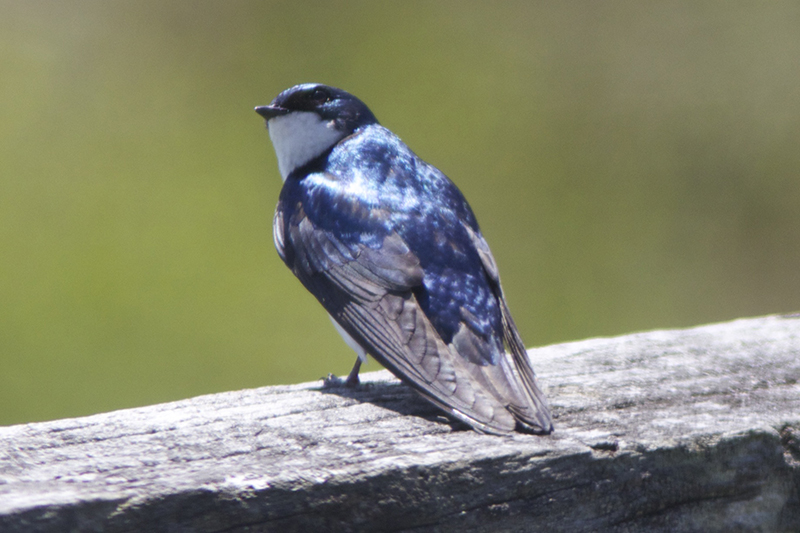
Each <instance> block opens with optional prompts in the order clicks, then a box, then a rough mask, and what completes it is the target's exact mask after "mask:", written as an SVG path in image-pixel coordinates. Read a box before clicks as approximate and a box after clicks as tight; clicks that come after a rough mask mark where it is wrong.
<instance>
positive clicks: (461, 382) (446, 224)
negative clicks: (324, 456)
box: [256, 84, 553, 435]
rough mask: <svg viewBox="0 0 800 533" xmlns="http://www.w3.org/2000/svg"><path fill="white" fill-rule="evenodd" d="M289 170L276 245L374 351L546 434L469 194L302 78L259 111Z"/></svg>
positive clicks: (361, 107)
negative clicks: (471, 206) (468, 199)
mask: <svg viewBox="0 0 800 533" xmlns="http://www.w3.org/2000/svg"><path fill="white" fill-rule="evenodd" d="M256 112H257V113H258V114H259V115H261V116H262V117H264V118H265V119H266V124H267V129H268V130H269V136H270V138H271V139H272V144H273V146H274V147H275V153H276V155H277V158H278V170H279V171H280V174H281V177H282V178H283V181H284V185H283V189H282V190H281V194H280V198H279V200H278V206H277V209H276V211H275V218H274V221H273V236H274V239H275V247H276V248H277V249H278V254H279V255H280V256H281V259H283V261H284V263H286V266H288V267H289V268H290V269H291V271H292V272H293V273H294V275H295V276H297V277H298V278H299V279H300V281H301V282H302V283H303V285H304V286H305V287H306V289H308V290H309V291H310V292H311V294H313V295H314V296H315V297H316V298H317V300H319V302H320V303H321V304H322V306H323V307H324V308H325V309H326V310H327V311H328V313H329V314H330V316H331V319H332V320H333V323H334V325H335V326H336V328H337V329H338V330H339V332H340V333H341V335H342V337H344V339H345V341H346V342H347V344H348V345H350V346H351V347H352V348H353V349H354V350H355V351H356V353H357V354H358V359H357V360H356V364H355V366H354V368H353V371H352V372H351V374H350V377H349V378H348V380H347V382H348V384H350V385H354V384H357V383H358V371H359V368H360V365H361V362H362V361H365V360H366V354H370V355H372V356H373V357H374V358H375V359H376V360H377V361H378V362H379V363H381V364H382V365H383V366H385V367H386V368H388V369H389V370H390V371H391V372H392V373H394V375H395V376H397V377H398V378H400V379H401V380H402V381H403V382H405V383H406V384H408V385H410V386H411V387H413V388H414V389H415V390H416V391H417V392H418V393H419V394H421V395H422V396H423V397H424V398H425V399H426V400H428V401H430V402H431V403H433V404H434V405H436V406H437V407H439V408H441V409H442V410H443V411H445V412H446V413H447V414H449V415H450V416H452V417H454V418H456V419H458V420H461V421H463V422H465V423H467V424H469V425H470V426H472V427H473V428H474V429H476V430H477V431H480V432H484V433H492V434H500V435H502V434H507V433H510V432H512V431H514V430H515V429H517V430H522V431H527V432H532V433H549V432H551V431H552V429H553V424H552V419H551V415H550V409H549V407H548V405H547V401H546V400H545V397H544V395H543V393H542V392H541V390H540V389H539V386H538V384H537V381H536V376H535V374H534V372H533V368H532V367H531V365H530V362H529V360H528V356H527V352H526V350H525V345H524V344H523V342H522V339H521V338H520V335H519V333H518V331H517V327H516V326H515V325H514V320H513V319H512V318H511V313H510V311H509V309H508V306H507V305H506V301H505V298H504V296H503V290H502V288H501V286H500V277H499V275H498V271H497V264H496V263H495V260H494V257H492V252H491V251H490V250H489V246H488V244H487V243H486V240H485V239H484V238H483V235H481V231H480V229H479V228H478V222H477V220H476V219H475V215H474V214H473V213H472V209H471V208H470V206H469V204H467V201H466V200H465V199H464V196H463V195H462V194H461V191H459V190H458V188H457V187H456V186H455V185H454V184H453V183H452V182H451V181H450V180H449V179H448V178H447V176H445V175H444V174H443V173H442V172H440V171H439V170H438V169H436V168H435V167H433V166H432V165H429V164H428V163H426V162H425V161H423V160H422V159H420V158H419V157H417V156H416V155H415V154H414V152H412V151H411V150H410V149H409V148H408V147H407V146H406V145H405V144H404V143H403V142H402V141H401V140H400V139H399V138H398V137H397V136H396V135H395V134H393V133H392V132H391V131H389V130H388V129H386V128H384V127H383V126H381V125H380V124H379V123H378V121H377V119H376V118H375V115H373V114H372V112H371V111H370V110H369V108H368V107H367V106H366V105H365V104H364V103H363V102H362V101H361V100H359V99H358V98H356V97H355V96H353V95H351V94H349V93H347V92H345V91H343V90H341V89H336V88H333V87H328V86H326V85H320V84H304V85H297V86H295V87H292V88H290V89H287V90H285V91H283V92H282V93H281V94H279V95H278V96H277V97H276V98H275V99H274V100H273V101H272V103H271V104H269V105H266V106H261V107H257V108H256Z"/></svg>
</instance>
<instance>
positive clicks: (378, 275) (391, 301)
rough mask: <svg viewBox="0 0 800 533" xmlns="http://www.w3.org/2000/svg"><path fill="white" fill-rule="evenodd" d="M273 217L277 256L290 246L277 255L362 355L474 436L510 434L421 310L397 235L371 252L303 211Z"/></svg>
mask: <svg viewBox="0 0 800 533" xmlns="http://www.w3.org/2000/svg"><path fill="white" fill-rule="evenodd" d="M278 209H279V210H281V206H280V204H279V206H278ZM274 220H275V223H276V225H277V224H280V225H281V227H280V228H279V227H276V228H275V230H274V231H275V235H276V237H275V240H276V246H278V242H280V243H281V248H280V249H279V251H280V250H283V249H284V248H286V247H287V246H288V245H291V247H292V249H293V254H292V257H289V256H290V254H287V253H286V252H285V251H284V254H283V255H282V257H285V258H286V259H284V260H285V261H287V265H289V267H290V268H291V269H292V270H293V272H294V274H295V275H296V276H297V277H298V278H299V279H300V281H301V282H302V283H303V284H304V285H305V286H306V288H308V289H309V290H310V291H311V292H312V294H314V295H315V296H316V297H317V299H318V300H319V301H320V302H321V303H322V305H323V306H324V307H325V309H326V310H327V311H328V312H329V313H330V314H331V316H332V317H333V318H334V319H335V320H336V321H337V322H338V323H339V324H340V325H341V326H342V327H343V328H344V329H345V330H346V331H347V332H348V334H350V335H351V336H352V337H353V338H354V339H356V341H357V342H359V344H361V345H362V346H363V347H364V348H365V349H366V351H367V352H369V353H370V354H371V355H372V356H373V357H375V358H376V359H377V360H378V361H379V362H380V363H382V364H383V365H384V366H386V367H387V368H389V369H390V370H392V371H393V372H394V374H395V375H397V376H398V377H400V378H401V379H402V380H403V381H405V382H406V383H408V384H409V385H411V386H412V387H414V388H415V389H416V390H417V391H418V392H419V393H420V394H421V395H422V396H423V397H425V398H426V399H428V400H429V401H430V402H432V403H433V404H435V405H437V406H438V407H440V408H441V409H443V410H444V411H445V412H448V413H450V414H451V415H452V416H454V417H456V418H458V419H460V420H462V421H464V422H466V423H467V424H470V425H471V426H473V427H475V428H476V429H478V430H479V431H483V432H486V433H496V434H505V433H508V432H510V431H513V430H514V427H515V425H516V422H515V419H514V417H513V416H512V414H511V413H510V412H509V411H508V410H507V409H506V405H505V404H504V403H503V402H501V401H500V400H498V398H501V396H498V395H497V394H496V393H495V392H496V391H486V390H484V388H483V386H482V385H483V384H484V383H485V382H486V380H485V379H482V380H478V381H476V380H475V379H474V370H473V369H472V368H471V367H472V366H474V365H471V364H470V363H469V362H468V361H466V360H465V359H464V358H463V357H462V356H461V355H460V354H459V353H458V352H457V351H456V350H455V349H454V348H453V347H452V346H447V345H446V344H445V343H444V341H443V340H442V339H441V337H440V335H439V334H438V332H437V331H436V329H435V327H434V326H433V324H431V322H430V320H428V317H427V316H426V315H425V313H424V312H423V310H422V308H421V307H420V305H419V303H418V301H417V298H416V296H415V294H414V290H415V289H417V288H419V287H421V285H422V280H423V271H422V268H421V267H420V265H419V260H418V258H417V257H416V256H415V255H414V253H413V252H412V251H411V250H410V249H409V248H408V246H407V244H406V243H405V242H404V241H403V239H402V238H401V237H400V236H399V235H397V234H396V233H390V234H388V235H386V236H385V237H383V239H382V240H381V241H380V246H378V247H374V248H373V247H370V246H367V245H365V244H354V245H351V244H345V243H343V242H342V241H340V240H339V239H337V238H336V237H335V236H334V235H332V234H331V233H330V232H327V231H324V230H321V229H319V228H315V227H314V225H313V223H312V222H311V221H310V220H309V219H308V218H307V217H306V215H305V213H304V212H303V210H302V208H299V209H297V210H295V211H294V212H293V213H292V214H291V216H290V220H288V221H287V220H285V219H284V215H280V216H279V215H276V216H275V219H274ZM287 223H288V224H287ZM279 239H280V241H279ZM292 259H293V260H292Z"/></svg>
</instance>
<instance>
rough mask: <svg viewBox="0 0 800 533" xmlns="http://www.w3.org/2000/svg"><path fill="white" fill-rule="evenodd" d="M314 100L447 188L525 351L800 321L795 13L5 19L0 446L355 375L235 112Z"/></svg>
mask: <svg viewBox="0 0 800 533" xmlns="http://www.w3.org/2000/svg"><path fill="white" fill-rule="evenodd" d="M308 81H320V82H324V83H328V84H331V85H335V86H339V87H342V88H344V89H346V90H348V91H350V92H352V93H354V94H356V95H357V96H359V97H361V98H362V99H363V100H364V101H365V102H367V104H368V105H369V106H370V107H371V108H372V110H373V111H374V112H375V114H376V115H377V116H378V118H379V119H380V120H381V122H382V123H383V124H384V125H386V126H388V127H389V128H391V129H392V130H393V131H394V132H396V133H397V134H399V135H400V136H401V137H402V138H403V139H404V140H405V141H406V142H407V143H408V144H409V145H410V146H411V147H412V149H414V150H415V151H416V152H417V153H418V154H419V155H421V156H422V157H423V158H425V159H426V160H428V161H430V162H431V163H433V164H435V165H436V166H438V167H439V168H441V169H442V170H444V171H445V173H447V174H448V175H449V176H450V177H451V178H452V179H453V180H454V181H455V182H456V183H457V184H458V185H459V186H460V187H461V189H462V190H463V191H464V193H465V195H466V196H467V198H469V199H470V201H471V203H472V206H473V208H474V210H475V211H476V213H477V215H478V218H479V220H480V221H481V225H482V228H483V231H484V233H485V235H486V236H487V239H488V241H489V243H490V244H491V245H492V249H493V251H494V254H495V256H496V258H497V260H498V263H499V264H500V269H501V272H502V275H503V282H504V286H505V289H506V292H507V294H508V299H509V301H510V305H511V308H512V311H513V312H514V315H515V317H516V320H517V323H518V325H519V326H520V329H521V331H522V334H523V337H524V339H525V340H526V343H527V344H528V345H530V346H535V345H543V344H548V343H555V342H562V341H568V340H573V339H581V338H586V337H590V336H596V335H616V334H623V333H628V332H632V331H636V330H643V329H652V328H669V327H680V326H691V325H697V324H702V323H707V322H712V321H721V320H728V319H732V318H736V317H741V316H752V315H761V314H767V313H778V312H789V311H796V310H798V309H800V303H799V302H800V244H799V243H800V4H798V3H797V2H778V1H775V2H768V3H730V2H695V1H687V2H670V3H647V4H646V7H644V4H642V3H641V2H633V1H631V2H549V3H535V4H534V3H529V2H491V3H489V2H485V3H483V2H464V1H459V2H437V3H432V2H402V3H401V2H397V3H379V2H363V3H359V2H348V3H327V2H297V1H292V2H263V1H253V2H242V1H230V2H181V1H174V0H170V1H169V2H163V1H155V0H150V1H134V2H125V3H123V2H102V1H96V2H56V1H50V2H44V1H24V2H22V1H16V2H3V3H0V424H11V423H18V422H25V421H33V420H44V419H51V418H60V417H67V416H77V415H84V414H88V413H94V412H100V411H106V410H110V409H116V408H121V407H128V406H136V405H144V404H150V403H155V402H162V401H167V400H173V399H178V398H184V397H188V396H191V395H197V394H202V393H210V392H215V391H223V390H230V389H241V388H245V387H257V386H261V385H267V384H277V383H292V382H299V381H308V380H314V379H316V378H318V377H320V376H322V375H324V374H326V373H328V372H335V373H338V374H344V373H346V372H347V371H348V370H349V368H350V365H351V363H352V362H353V359H354V357H353V355H352V353H351V352H350V350H349V349H348V348H347V347H346V346H345V345H344V343H342V342H341V341H340V339H339V338H338V336H337V335H336V333H335V331H334V329H333V327H332V326H331V324H330V323H329V322H328V319H327V318H326V316H325V313H324V312H323V310H322V308H321V307H320V306H318V305H317V303H316V301H315V300H314V299H313V298H312V297H311V296H310V295H309V294H307V293H306V292H305V290H304V289H303V288H302V287H301V285H300V283H299V282H297V281H296V280H295V279H294V278H293V276H292V275H291V274H290V273H289V271H288V270H287V269H286V268H285V267H284V266H283V264H282V263H281V261H280V260H279V258H278V256H277V255H276V253H275V251H274V248H273V244H272V234H271V224H272V213H273V209H274V206H275V203H276V201H277V198H278V193H279V191H280V187H281V180H280V177H279V175H278V171H277V166H276V162H275V157H274V154H273V152H272V146H271V144H270V142H269V138H268V135H267V132H266V131H265V129H264V124H263V121H262V120H261V118H260V117H258V116H257V115H256V114H255V113H254V112H253V107H254V106H256V105H260V104H266V103H268V102H269V101H270V100H271V99H272V98H273V97H274V96H275V95H276V94H277V93H278V92H279V91H280V90H282V89H284V88H286V87H288V86H291V85H294V84H296V83H300V82H308ZM378 368H379V367H378V365H377V364H375V363H371V364H370V365H368V366H367V367H366V370H375V369H378ZM543 379H545V380H546V379H547V377H546V376H543Z"/></svg>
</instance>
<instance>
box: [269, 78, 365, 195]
mask: <svg viewBox="0 0 800 533" xmlns="http://www.w3.org/2000/svg"><path fill="white" fill-rule="evenodd" d="M256 113H258V114H259V115H261V116H262V117H264V119H266V121H267V128H268V129H269V136H270V138H271V139H272V145H273V146H274V147H275V154H276V155H277V157H278V170H279V171H280V173H281V177H282V178H283V180H284V181H286V178H287V177H288V176H289V174H291V172H292V171H293V170H295V169H296V168H298V167H301V166H303V165H304V164H306V163H308V162H309V161H311V160H312V159H314V158H315V157H317V156H319V155H320V154H322V153H324V152H326V151H327V150H329V149H330V148H331V147H332V146H333V145H334V144H336V143H337V142H339V141H340V140H342V139H343V138H344V137H347V136H348V135H350V134H352V133H353V132H355V131H356V130H357V129H358V128H360V127H362V126H366V125H369V124H377V123H378V121H377V119H376V118H375V115H373V114H372V111H370V110H369V108H368V107H367V106H366V105H365V104H364V102H362V101H361V100H359V99H358V98H356V97H355V96H353V95H352V94H350V93H348V92H345V91H343V90H341V89H336V88H335V87H329V86H327V85H322V84H319V83H306V84H303V85H295V86H294V87H292V88H290V89H286V90H285V91H283V92H282V93H281V94H279V95H278V96H277V97H275V99H274V100H273V101H272V103H270V104H269V105H265V106H259V107H256Z"/></svg>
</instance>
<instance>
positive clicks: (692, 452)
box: [0, 316, 800, 532]
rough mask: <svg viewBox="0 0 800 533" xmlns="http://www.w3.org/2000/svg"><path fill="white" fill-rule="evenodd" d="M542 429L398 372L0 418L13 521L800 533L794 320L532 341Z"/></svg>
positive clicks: (135, 527) (46, 526)
mask: <svg viewBox="0 0 800 533" xmlns="http://www.w3.org/2000/svg"><path fill="white" fill-rule="evenodd" d="M530 355H531V358H532V359H533V363H534V368H536V370H537V372H538V373H539V375H540V379H541V381H542V385H543V386H544V387H545V390H546V392H547V393H548V396H549V398H550V400H551V403H552V407H553V410H554V412H555V413H556V415H557V417H558V418H557V419H556V421H555V422H556V431H555V433H554V434H553V435H550V436H547V437H537V436H531V435H522V434H518V435H514V436H511V437H494V436H487V435H480V434H478V433H475V432H474V431H469V430H464V428H462V427H458V426H454V425H451V424H450V423H449V422H447V421H445V420H443V419H442V418H441V417H439V416H438V415H437V414H436V411H435V410H434V409H433V408H431V407H429V406H428V404H426V403H425V402H423V401H422V400H419V399H418V398H417V397H416V396H415V395H414V394H413V393H412V392H411V391H410V390H408V389H407V388H406V387H404V386H402V385H400V384H399V383H398V382H397V381H396V380H394V379H393V378H392V377H391V376H390V375H389V374H388V373H387V372H385V371H383V372H374V373H370V374H367V375H365V381H366V382H368V384H367V385H365V386H362V387H361V388H359V389H358V390H356V391H350V390H344V389H331V390H323V389H322V388H321V383H320V382H316V383H305V384H301V385H293V386H280V387H264V388H261V389H255V390H244V391H238V392H229V393H224V394H215V395H209V396H201V397H198V398H192V399H189V400H184V401H180V402H174V403H168V404H163V405H153V406H149V407H143V408H138V409H128V410H123V411H116V412H112V413H105V414H100V415H95V416H89V417H84V418H77V419H66V420H56V421H53V422H46V423H35V424H26V425H18V426H11V427H5V428H0V531H2V532H31V531H48V532H49V531H58V532H63V531H105V532H123V531H203V532H221V531H226V532H232V531H236V532H245V531H249V532H253V531H281V532H286V531H412V530H413V531H465V530H476V531H493V532H496V531H548V532H554V531H569V532H579V531H737V530H739V531H799V530H800V498H799V497H798V493H799V492H800V384H798V381H799V380H800V317H799V316H783V317H779V316H772V317H765V318H756V319H746V320H738V321H734V322H729V323H724V324H716V325H710V326H703V327H699V328H694V329H687V330H674V331H654V332H647V333H638V334H634V335H626V336H623V337H616V338H602V339H591V340H586V341H582V342H574V343H568V344H561V345H557V346H548V347H545V348H540V349H536V350H531V352H530Z"/></svg>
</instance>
